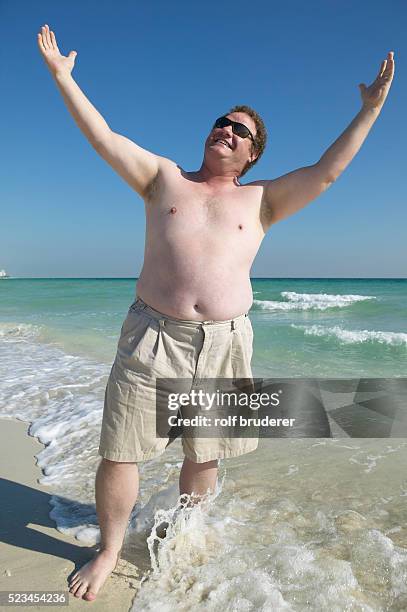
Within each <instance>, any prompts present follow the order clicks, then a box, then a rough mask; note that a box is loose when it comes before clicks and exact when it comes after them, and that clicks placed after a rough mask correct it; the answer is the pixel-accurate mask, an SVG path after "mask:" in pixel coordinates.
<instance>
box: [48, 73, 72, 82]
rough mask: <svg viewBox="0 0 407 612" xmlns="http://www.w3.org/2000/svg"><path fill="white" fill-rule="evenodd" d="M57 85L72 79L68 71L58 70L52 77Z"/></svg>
mask: <svg viewBox="0 0 407 612" xmlns="http://www.w3.org/2000/svg"><path fill="white" fill-rule="evenodd" d="M52 76H53V77H54V79H55V81H56V82H57V83H63V82H65V81H69V80H70V79H72V75H71V73H70V72H68V71H67V70H59V71H58V70H57V71H56V72H54V73H53V75H52Z"/></svg>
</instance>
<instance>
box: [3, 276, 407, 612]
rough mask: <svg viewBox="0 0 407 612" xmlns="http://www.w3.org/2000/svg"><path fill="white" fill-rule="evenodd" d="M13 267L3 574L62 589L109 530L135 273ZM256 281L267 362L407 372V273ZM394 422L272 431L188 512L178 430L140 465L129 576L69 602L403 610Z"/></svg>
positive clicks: (258, 328)
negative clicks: (122, 337) (122, 340)
mask: <svg viewBox="0 0 407 612" xmlns="http://www.w3.org/2000/svg"><path fill="white" fill-rule="evenodd" d="M9 282H11V284H10V285H9V289H8V290H7V292H6V291H4V293H2V295H1V303H0V306H1V307H0V378H1V381H2V382H1V386H0V415H1V416H3V417H5V418H6V419H12V420H3V419H2V421H1V424H2V428H1V432H2V433H1V436H2V438H1V440H0V443H1V442H2V440H3V438H4V441H5V442H4V445H2V452H3V453H4V454H5V457H6V459H7V461H6V463H5V464H4V465H5V466H6V467H7V471H4V473H3V474H2V476H3V478H5V479H7V480H8V481H10V482H8V483H6V485H7V487H9V488H8V490H7V491H6V495H5V496H3V498H5V499H6V500H7V508H8V510H9V512H8V513H7V514H6V516H8V517H12V519H13V520H15V521H16V522H15V523H13V524H12V525H13V526H12V528H11V529H9V530H8V534H9V535H8V536H7V537H5V538H3V539H2V544H1V546H2V548H1V551H2V552H1V554H2V567H3V563H4V562H5V563H6V565H5V569H4V571H5V572H6V574H3V571H2V575H1V579H2V583H1V584H2V585H12V586H11V588H17V586H18V587H19V588H20V589H22V588H35V589H39V588H44V589H45V588H50V586H49V583H48V582H45V583H44V582H42V579H43V577H44V575H47V576H48V577H52V584H53V585H55V586H53V587H52V588H53V589H63V588H64V587H65V588H66V583H65V582H64V581H65V578H66V576H67V575H68V574H69V573H70V571H72V569H73V567H74V563H75V561H76V560H77V556H76V555H79V556H81V555H82V554H85V551H86V550H87V548H88V547H89V546H92V545H94V544H95V543H96V542H97V540H98V536H99V529H98V525H97V519H96V513H95V505H94V476H95V470H96V467H97V464H98V461H99V458H98V454H97V448H98V442H99V432H100V423H101V418H102V408H103V395H104V389H105V385H106V380H107V377H108V375H109V371H110V367H111V364H112V361H113V358H114V354H115V350H116V344H117V339H118V335H119V333H120V326H121V323H122V321H123V319H124V317H125V315H126V312H127V309H128V307H129V306H130V304H131V302H132V300H133V299H134V293H135V286H134V285H135V283H134V280H133V279H43V280H41V279H38V280H29V279H27V280H25V281H24V280H21V281H20V280H15V281H14V280H13V281H7V283H9ZM252 285H253V293H254V304H253V307H252V309H251V311H250V317H251V320H252V323H253V328H254V336H255V342H254V357H253V370H254V374H255V375H256V376H259V377H272V376H273V377H279V376H280V377H290V376H297V377H299V376H302V377H307V376H314V377H318V376H319V377H322V378H327V377H338V378H350V377H352V378H353V377H380V376H382V377H386V376H387V377H399V378H400V377H405V376H406V375H407V334H406V333H405V329H406V315H405V299H406V295H407V282H406V281H397V280H387V281H386V280H381V279H253V280H252ZM348 400H349V398H345V399H344V400H343V403H342V404H338V409H340V408H344V409H345V408H346V407H347V403H348ZM15 419H20V421H19V422H16V420H15ZM388 421H390V419H388V417H387V416H386V415H384V416H383V415H382V423H383V424H384V425H386V426H387V425H389V423H388ZM29 423H31V425H30V434H31V436H32V437H29V436H27V427H28V424H29ZM390 425H391V426H390ZM390 425H389V427H388V428H387V430H386V431H387V432H388V433H387V434H386V436H387V437H376V438H366V437H365V438H361V437H349V436H347V435H346V432H344V431H343V430H341V428H340V427H339V428H338V429H337V430H335V435H334V436H333V437H332V438H318V439H317V438H298V439H278V438H272V439H262V440H260V444H259V449H258V450H257V451H256V452H254V453H249V454H247V455H244V456H241V457H236V458H233V459H230V460H227V461H221V464H220V477H219V487H218V490H217V492H216V495H215V496H214V498H213V499H212V500H211V502H210V504H209V505H208V506H207V507H205V508H203V509H200V508H196V509H194V510H193V512H189V511H185V510H181V511H179V507H178V509H177V498H178V484H177V483H178V475H179V469H180V466H181V464H182V459H183V455H182V450H181V446H180V441H179V440H176V441H175V442H174V443H173V444H172V445H171V446H170V447H169V448H168V449H167V450H166V452H165V453H164V454H163V455H162V456H160V457H158V458H156V459H154V460H152V461H149V462H146V463H143V464H140V480H141V484H140V495H139V498H138V500H137V503H136V506H135V508H134V511H133V513H132V516H131V521H130V527H129V530H128V534H127V539H126V545H125V549H124V554H123V558H124V562H123V563H124V566H123V568H122V569H120V567H119V568H118V569H119V570H120V573H119V575H117V576H114V577H113V579H112V580H111V583H110V587H109V584H108V585H107V586H106V587H105V588H104V589H103V591H102V594H101V596H100V597H99V599H98V600H97V601H96V602H95V603H93V604H87V603H86V602H81V601H75V600H74V598H71V600H70V601H71V603H70V605H80V606H83V605H92V606H93V607H95V606H99V605H100V606H101V607H100V609H104V610H106V609H107V610H110V609H115V610H127V609H129V608H131V609H132V610H134V611H136V610H150V609H153V608H154V609H156V608H157V607H162V608H164V609H165V610H166V611H168V612H172V611H174V612H183V611H185V612H187V611H188V612H189V611H190V610H197V611H198V610H205V611H213V612H215V611H217V610H219V609H220V608H225V609H231V610H232V609H236V610H246V609H247V610H249V609H250V610H261V609H272V610H273V611H274V610H275V611H277V612H279V611H280V610H293V611H294V612H302V611H303V610H306V609H309V606H310V602H311V603H312V607H313V610H320V611H321V612H322V611H324V612H325V610H327V609H332V610H338V612H339V611H341V610H345V609H352V610H358V611H360V612H371V611H374V612H381V611H382V610H383V611H384V610H387V609H391V610H405V609H407V586H406V585H407V528H406V525H407V511H406V500H407V480H406V465H407V438H406V437H399V436H400V435H401V434H400V432H397V430H395V428H394V423H392V424H390ZM400 431H401V430H400ZM403 431H405V430H403ZM397 433H398V434H399V435H398V436H397ZM336 434H338V435H336ZM35 438H38V440H39V441H40V442H41V444H40V443H39V442H37V441H36V440H35ZM6 443H7V444H6ZM34 455H35V456H36V457H37V460H38V465H35V459H34ZM78 475H79V477H78ZM38 478H39V479H40V483H39V484H38V483H37V479H38ZM25 495H26V496H27V497H24V496H25ZM14 507H17V508H21V514H20V512H14ZM37 512H38V513H39V514H38V515H37ZM19 516H20V518H18V517H19ZM164 520H168V522H170V523H171V529H170V531H169V532H168V533H167V537H166V538H165V539H164V540H162V541H158V540H157V539H155V538H154V533H155V531H154V529H155V524H159V522H160V521H161V522H162V521H164ZM24 521H25V522H24ZM26 525H30V526H31V527H28V528H27V527H26ZM55 526H57V528H58V530H57V529H56V528H55ZM34 528H35V529H34ZM33 532H34V533H33ZM37 532H43V533H45V536H46V537H45V539H43V536H40V541H38V535H36V533H37ZM8 539H10V542H9V541H8ZM30 542H34V544H32V545H31V546H29V545H28V544H29V543H30ZM33 548H34V549H35V550H33ZM41 568H44V569H41ZM7 571H9V572H10V574H11V575H10V576H9V575H7ZM142 577H144V578H145V580H144V581H143V583H142V584H141V587H140V579H141V578H142ZM22 578H24V580H25V579H27V580H28V581H29V586H25V585H26V582H24V587H23V585H21V583H20V580H21V579H22ZM13 581H14V582H13ZM113 585H114V588H111V587H112V586H113ZM1 588H2V589H6V588H8V586H2V587H1ZM110 597H113V598H115V597H117V598H118V600H117V601H116V600H114V601H113V600H112V601H110V599H109V598H110ZM133 597H135V599H134V601H132V598H133ZM102 598H107V599H102ZM122 598H123V599H122ZM109 606H112V607H109ZM228 606H229V608H228Z"/></svg>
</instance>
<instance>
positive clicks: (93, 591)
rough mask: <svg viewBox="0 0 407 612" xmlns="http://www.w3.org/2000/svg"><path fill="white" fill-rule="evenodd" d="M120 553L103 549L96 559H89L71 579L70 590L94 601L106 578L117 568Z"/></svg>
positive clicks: (77, 595)
mask: <svg viewBox="0 0 407 612" xmlns="http://www.w3.org/2000/svg"><path fill="white" fill-rule="evenodd" d="M119 556H120V551H119V552H118V553H116V552H112V551H110V550H101V551H99V552H98V553H97V555H96V557H95V558H94V559H91V561H88V563H86V564H85V565H84V566H83V567H81V569H80V570H79V571H78V572H76V573H75V574H74V575H73V576H72V578H71V579H70V581H69V591H70V592H71V593H72V595H75V597H78V598H82V599H86V601H93V600H94V599H96V595H97V593H98V591H99V589H100V588H101V586H102V585H103V584H104V582H105V580H106V578H108V576H109V575H110V574H111V573H112V571H113V570H114V569H115V568H116V565H117V563H118V561H119Z"/></svg>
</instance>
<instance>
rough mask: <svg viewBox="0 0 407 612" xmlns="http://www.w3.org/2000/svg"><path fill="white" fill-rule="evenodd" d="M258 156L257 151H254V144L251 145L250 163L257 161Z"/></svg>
mask: <svg viewBox="0 0 407 612" xmlns="http://www.w3.org/2000/svg"><path fill="white" fill-rule="evenodd" d="M258 156H259V153H258V151H256V149H255V148H254V144H253V143H252V150H251V154H250V162H254V160H255V159H257V158H258Z"/></svg>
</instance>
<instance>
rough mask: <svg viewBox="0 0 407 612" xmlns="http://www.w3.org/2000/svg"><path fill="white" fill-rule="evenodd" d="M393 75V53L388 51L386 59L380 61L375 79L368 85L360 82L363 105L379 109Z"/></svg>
mask: <svg viewBox="0 0 407 612" xmlns="http://www.w3.org/2000/svg"><path fill="white" fill-rule="evenodd" d="M393 76H394V53H393V51H389V53H388V54H387V59H385V60H383V61H382V65H381V66H380V70H379V73H378V75H377V77H376V79H375V80H374V81H373V83H372V84H371V85H369V87H366V85H365V84H364V83H360V85H359V89H360V94H361V96H362V101H363V106H364V107H365V108H369V109H376V110H378V111H380V109H381V107H382V106H383V104H384V101H385V99H386V98H387V94H388V93H389V90H390V86H391V82H392V80H393Z"/></svg>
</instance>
